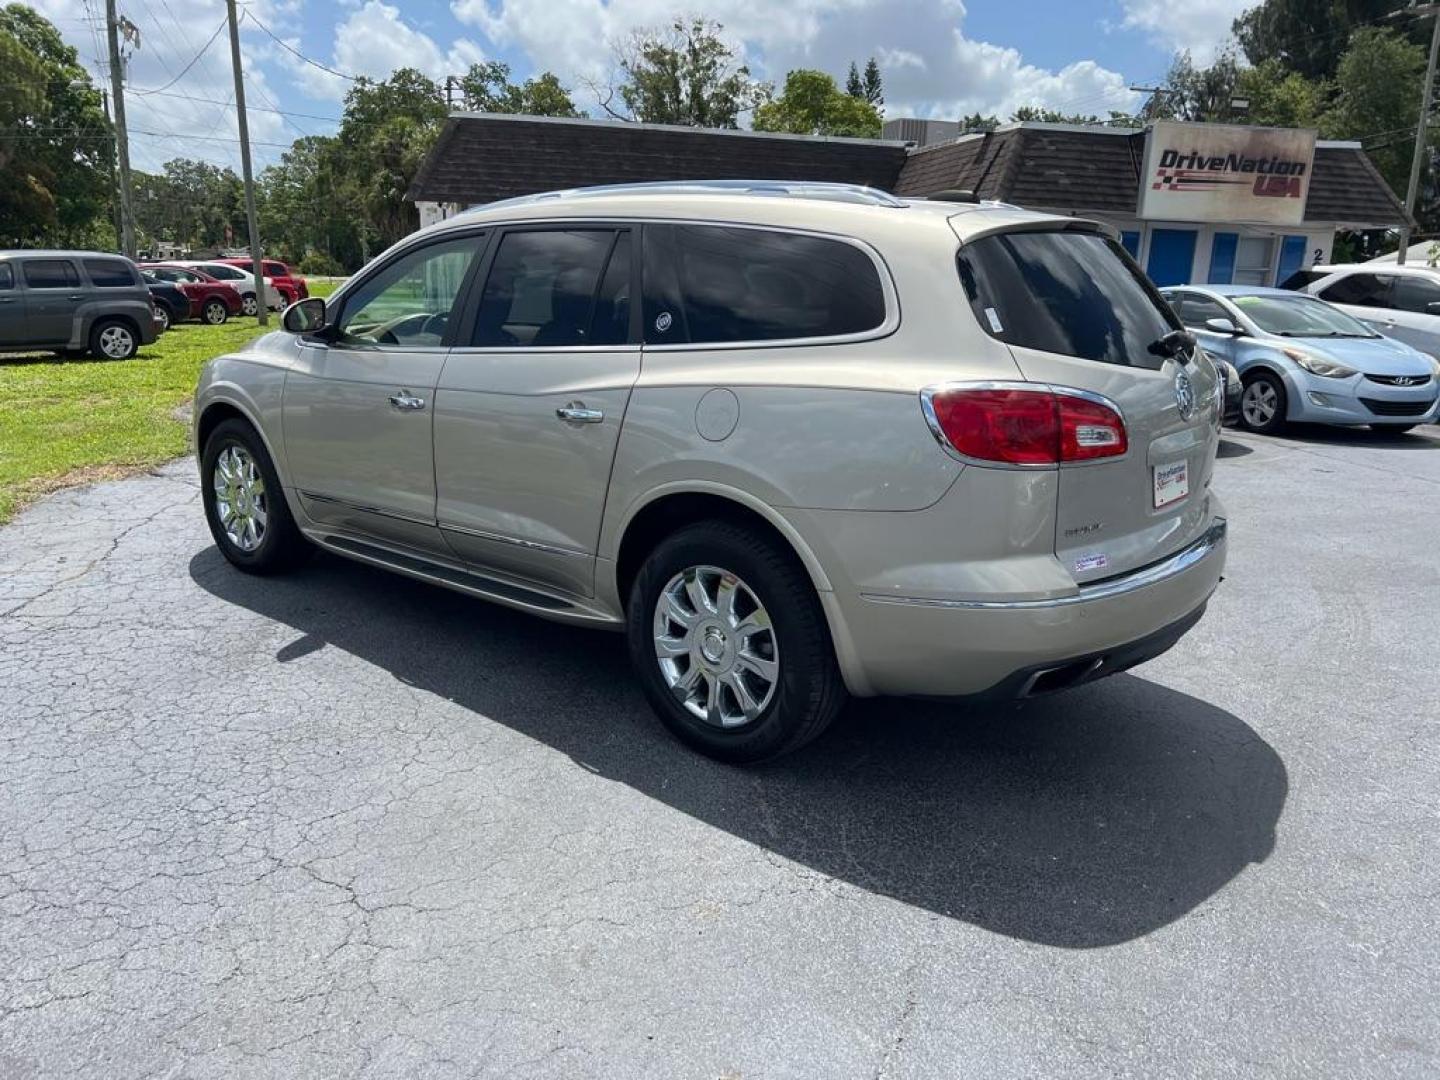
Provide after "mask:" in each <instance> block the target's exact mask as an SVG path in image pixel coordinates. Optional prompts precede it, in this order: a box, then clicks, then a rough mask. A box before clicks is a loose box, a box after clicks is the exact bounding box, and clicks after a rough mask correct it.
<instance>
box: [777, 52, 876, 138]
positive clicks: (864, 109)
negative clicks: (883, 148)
mask: <svg viewBox="0 0 1440 1080" xmlns="http://www.w3.org/2000/svg"><path fill="white" fill-rule="evenodd" d="M755 130H756V131H784V132H789V133H790V134H792V135H848V136H852V137H854V138H866V139H873V138H875V137H877V136H878V135H879V134H880V114H879V113H878V112H877V111H876V109H875V106H874V105H871V104H870V103H869V102H868V101H865V100H864V99H863V98H858V97H853V96H852V95H850V94H847V93H845V92H844V91H843V90H841V89H840V87H839V86H837V85H836V84H835V80H834V79H833V78H831V77H830V76H829V75H827V74H825V72H823V71H809V70H806V69H803V68H802V69H800V70H799V71H792V72H790V74H788V75H786V76H785V90H784V92H782V93H781V95H780V96H779V97H777V98H775V99H774V100H772V101H767V102H765V103H764V104H762V105H760V106H759V107H758V108H756V110H755Z"/></svg>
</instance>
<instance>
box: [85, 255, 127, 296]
mask: <svg viewBox="0 0 1440 1080" xmlns="http://www.w3.org/2000/svg"><path fill="white" fill-rule="evenodd" d="M84 265H85V273H86V274H88V275H89V276H90V283H91V284H92V285H94V286H95V287H96V288H97V289H129V288H133V287H134V286H136V285H138V284H139V282H138V281H137V280H136V279H135V271H133V270H131V269H130V264H129V263H124V262H121V261H120V260H119V259H86V260H85V263H84Z"/></svg>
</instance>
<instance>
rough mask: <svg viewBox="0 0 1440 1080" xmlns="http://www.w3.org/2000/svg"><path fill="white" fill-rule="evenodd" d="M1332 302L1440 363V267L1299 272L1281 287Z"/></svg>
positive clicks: (1337, 268) (1353, 267) (1361, 265)
mask: <svg viewBox="0 0 1440 1080" xmlns="http://www.w3.org/2000/svg"><path fill="white" fill-rule="evenodd" d="M1280 287H1281V288H1282V289H1290V290H1291V291H1293V292H1306V293H1310V294H1311V295H1312V296H1318V297H1320V299H1322V300H1328V301H1329V302H1330V303H1332V304H1334V305H1335V306H1336V307H1338V308H1340V309H1341V310H1342V311H1345V312H1348V313H1349V314H1351V315H1353V316H1355V317H1356V318H1357V319H1359V320H1361V321H1362V322H1364V323H1367V324H1368V325H1369V326H1371V327H1373V328H1374V329H1375V330H1376V331H1378V332H1379V333H1381V334H1384V335H1385V336H1386V337H1392V338H1396V339H1397V340H1399V341H1403V342H1405V344H1407V345H1411V346H1413V347H1415V348H1417V349H1419V350H1420V351H1421V352H1423V353H1427V354H1429V355H1430V356H1433V357H1436V358H1437V359H1440V269H1437V268H1435V267H1433V266H1425V265H1418V266H1410V265H1409V264H1406V265H1404V266H1393V265H1385V264H1376V263H1354V264H1351V265H1347V266H1312V267H1309V268H1308V269H1305V270H1297V271H1295V273H1293V274H1291V275H1290V276H1289V277H1288V278H1286V279H1285V280H1284V281H1283V282H1282V283H1281V285H1280Z"/></svg>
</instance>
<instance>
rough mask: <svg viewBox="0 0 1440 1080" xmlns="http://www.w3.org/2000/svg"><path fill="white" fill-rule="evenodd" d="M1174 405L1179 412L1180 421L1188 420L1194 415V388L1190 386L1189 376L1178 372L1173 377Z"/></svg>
mask: <svg viewBox="0 0 1440 1080" xmlns="http://www.w3.org/2000/svg"><path fill="white" fill-rule="evenodd" d="M1175 405H1176V407H1178V408H1179V410H1180V419H1181V420H1189V419H1190V417H1192V416H1194V415H1195V388H1194V387H1193V386H1191V385H1190V376H1189V375H1186V374H1185V372H1183V371H1182V372H1179V373H1178V374H1177V375H1176V376H1175Z"/></svg>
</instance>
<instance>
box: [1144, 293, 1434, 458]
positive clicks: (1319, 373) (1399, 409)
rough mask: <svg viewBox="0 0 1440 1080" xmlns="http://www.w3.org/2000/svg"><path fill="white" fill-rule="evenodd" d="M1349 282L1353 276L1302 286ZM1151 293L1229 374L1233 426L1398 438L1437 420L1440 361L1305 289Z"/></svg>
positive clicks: (1262, 431) (1259, 429)
mask: <svg viewBox="0 0 1440 1080" xmlns="http://www.w3.org/2000/svg"><path fill="white" fill-rule="evenodd" d="M1319 269H1321V270H1326V269H1328V268H1319ZM1307 273H1308V272H1307ZM1350 276H1361V274H1358V273H1357V274H1355V275H1350V274H1340V273H1338V272H1337V273H1331V274H1324V275H1322V277H1320V278H1317V279H1315V280H1314V281H1313V282H1312V284H1314V285H1316V286H1317V287H1320V288H1322V289H1325V288H1328V287H1329V286H1327V285H1325V284H1324V283H1325V282H1327V281H1330V282H1334V281H1335V280H1336V279H1340V278H1344V277H1350ZM1291 280H1292V281H1294V280H1296V279H1295V278H1292V279H1291ZM1436 288H1437V290H1440V285H1436ZM1161 295H1163V296H1164V297H1165V299H1166V300H1168V301H1169V302H1170V304H1171V306H1172V307H1174V308H1175V311H1176V313H1177V314H1178V315H1179V317H1180V321H1181V322H1182V323H1184V324H1185V326H1186V328H1187V329H1189V330H1190V331H1191V332H1192V333H1194V334H1195V336H1196V338H1197V339H1198V340H1199V341H1200V343H1201V345H1202V346H1203V347H1204V349H1205V350H1206V351H1207V352H1208V353H1210V354H1212V355H1213V356H1215V357H1217V358H1218V359H1220V360H1222V361H1225V362H1226V363H1228V364H1229V365H1230V366H1231V367H1233V369H1234V370H1235V372H1236V373H1237V375H1238V376H1239V382H1240V385H1241V389H1240V401H1239V417H1238V419H1237V422H1238V424H1239V425H1240V426H1241V427H1243V428H1246V429H1248V430H1250V431H1256V432H1261V433H1264V434H1273V433H1275V432H1277V431H1279V430H1280V429H1281V428H1283V427H1284V426H1285V425H1286V424H1287V423H1290V422H1292V421H1300V422H1306V423H1320V424H1337V425H1347V426H1354V425H1360V424H1366V425H1369V426H1370V427H1373V428H1376V429H1381V430H1387V431H1390V432H1392V433H1399V432H1404V431H1409V430H1410V429H1411V428H1413V427H1415V426H1416V425H1417V424H1424V423H1433V422H1435V420H1436V419H1437V416H1440V361H1437V360H1436V359H1435V357H1434V356H1433V355H1427V354H1426V353H1424V352H1421V351H1420V350H1419V349H1417V348H1415V347H1413V346H1411V345H1408V344H1406V343H1405V342H1404V341H1402V340H1398V339H1397V338H1392V337H1388V336H1386V335H1384V334H1382V333H1380V332H1378V331H1377V329H1376V328H1375V324H1374V322H1373V321H1372V322H1362V321H1361V320H1360V319H1358V318H1355V317H1354V316H1353V315H1351V314H1349V313H1348V312H1347V311H1345V310H1343V309H1342V308H1341V307H1339V306H1336V305H1333V304H1329V303H1326V302H1325V300H1323V299H1320V298H1319V297H1318V296H1315V295H1311V294H1310V293H1309V292H1308V291H1304V292H1294V291H1289V290H1286V289H1266V288H1257V287H1254V286H1246V285H1184V286H1180V287H1177V288H1171V289H1164V290H1162V291H1161ZM1437 321H1440V320H1437ZM1436 343H1437V345H1440V338H1437V342H1436Z"/></svg>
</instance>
